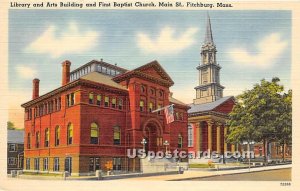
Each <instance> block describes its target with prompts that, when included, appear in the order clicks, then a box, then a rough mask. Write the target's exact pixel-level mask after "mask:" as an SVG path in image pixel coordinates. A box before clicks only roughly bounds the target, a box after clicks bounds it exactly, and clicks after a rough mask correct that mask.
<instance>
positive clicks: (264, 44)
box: [229, 33, 288, 69]
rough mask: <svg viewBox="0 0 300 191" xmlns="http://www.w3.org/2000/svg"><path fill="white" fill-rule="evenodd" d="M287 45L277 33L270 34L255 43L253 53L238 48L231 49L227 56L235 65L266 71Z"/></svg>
mask: <svg viewBox="0 0 300 191" xmlns="http://www.w3.org/2000/svg"><path fill="white" fill-rule="evenodd" d="M287 44H288V42H287V41H286V40H283V39H282V38H281V35H280V34H279V33H272V34H270V35H269V36H267V37H265V38H263V39H262V40H261V41H259V42H257V44H256V48H257V50H256V51H255V53H254V52H251V51H249V49H247V48H241V47H239V48H233V49H231V50H230V51H229V55H230V56H231V58H232V59H233V61H234V62H235V63H236V64H242V65H246V66H253V67H258V68H262V69H266V68H269V67H270V66H272V65H273V64H274V63H275V62H276V59H277V58H278V57H279V56H280V54H281V53H282V52H283V51H284V49H285V48H286V47H287Z"/></svg>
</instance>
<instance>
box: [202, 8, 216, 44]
mask: <svg viewBox="0 0 300 191" xmlns="http://www.w3.org/2000/svg"><path fill="white" fill-rule="evenodd" d="M208 43H211V44H214V40H213V36H212V30H211V24H210V17H209V15H208V14H207V24H206V33H205V39H204V44H208Z"/></svg>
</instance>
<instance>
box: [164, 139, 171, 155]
mask: <svg viewBox="0 0 300 191" xmlns="http://www.w3.org/2000/svg"><path fill="white" fill-rule="evenodd" d="M164 145H165V146H166V153H167V151H168V146H169V145H170V143H169V142H168V141H167V140H165V141H164Z"/></svg>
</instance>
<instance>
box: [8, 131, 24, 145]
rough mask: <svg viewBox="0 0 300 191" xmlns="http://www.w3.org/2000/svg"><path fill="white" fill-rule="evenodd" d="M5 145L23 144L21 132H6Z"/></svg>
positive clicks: (22, 132) (22, 133)
mask: <svg viewBox="0 0 300 191" xmlns="http://www.w3.org/2000/svg"><path fill="white" fill-rule="evenodd" d="M7 143H20V144H24V131H23V130H7Z"/></svg>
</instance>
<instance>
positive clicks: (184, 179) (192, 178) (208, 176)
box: [167, 167, 292, 181]
mask: <svg viewBox="0 0 300 191" xmlns="http://www.w3.org/2000/svg"><path fill="white" fill-rule="evenodd" d="M288 168H292V167H284V168H277V169H262V170H258V171H250V172H249V171H248V172H236V173H229V174H216V175H207V176H200V177H191V178H181V179H173V180H167V181H186V180H194V179H201V178H211V177H217V176H227V175H236V174H246V173H255V172H263V171H271V170H282V169H288Z"/></svg>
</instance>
